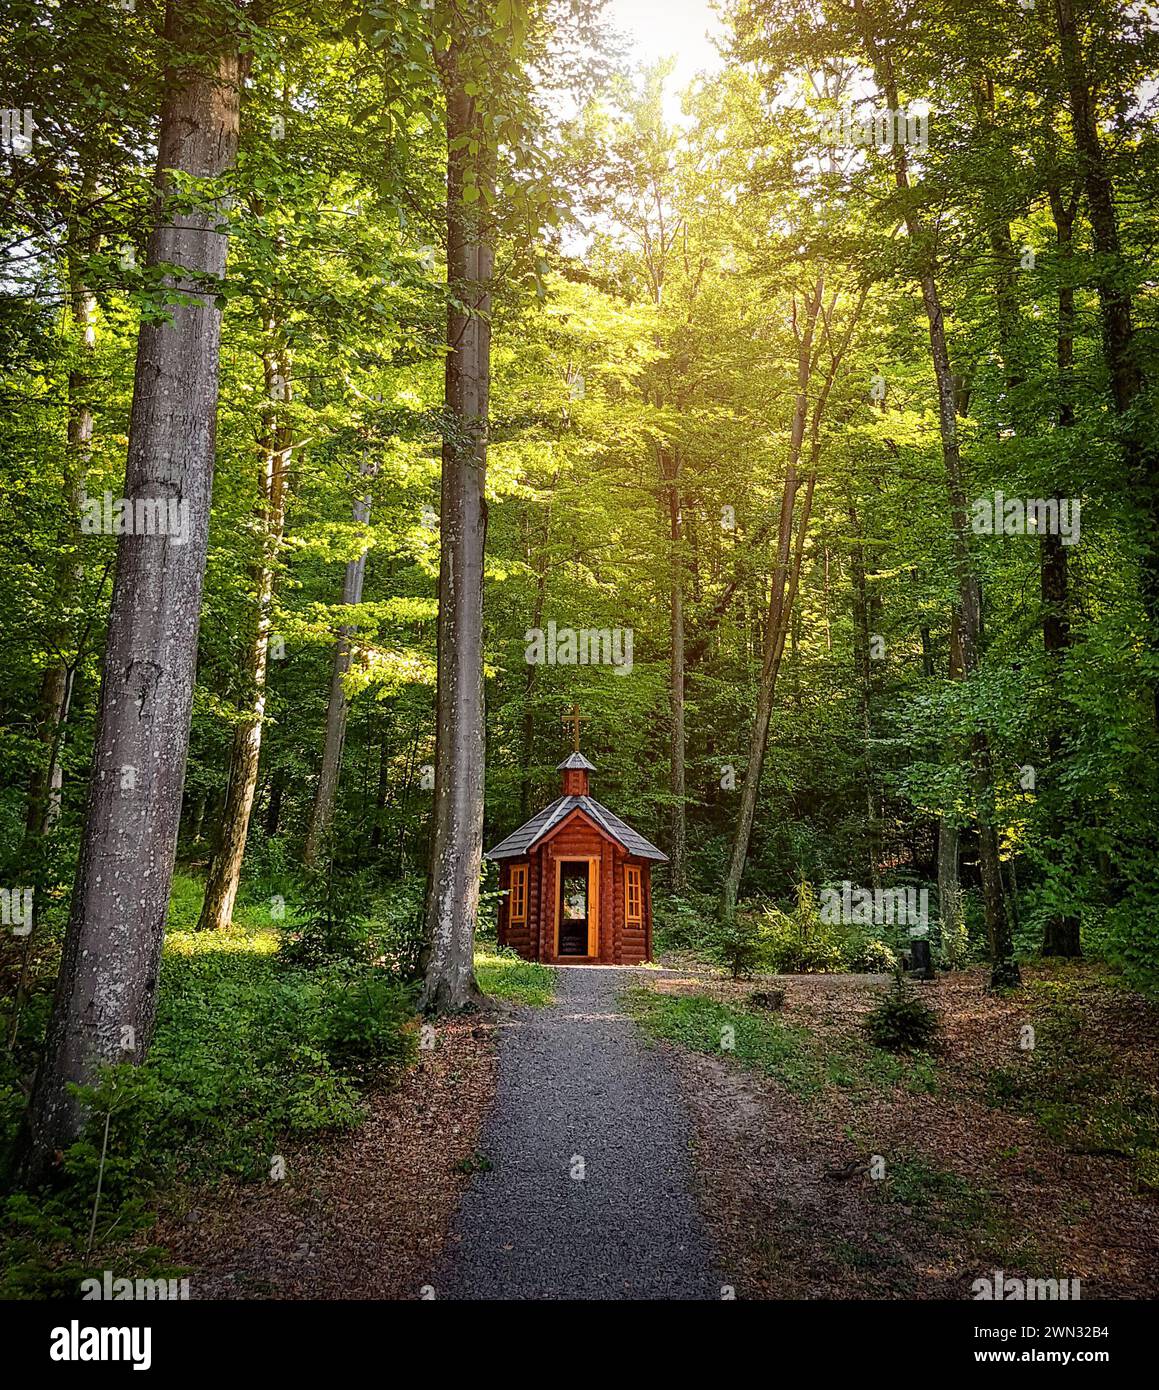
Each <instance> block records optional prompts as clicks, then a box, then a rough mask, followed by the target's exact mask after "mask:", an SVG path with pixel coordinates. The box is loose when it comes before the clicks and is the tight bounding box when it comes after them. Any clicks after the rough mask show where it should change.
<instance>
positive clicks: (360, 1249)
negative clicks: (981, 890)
mask: <svg viewBox="0 0 1159 1390" xmlns="http://www.w3.org/2000/svg"><path fill="white" fill-rule="evenodd" d="M520 968H521V969H524V970H526V972H527V979H526V980H524V979H523V978H522V976H520V978H519V979H518V981H516V982H515V983H516V984H517V985H518V988H513V987H512V983H511V982H508V983H507V984H505V985H504V986H501V988H503V989H506V990H507V1001H509V1002H505V1003H502V1004H501V1005H500V1006H499V1007H498V1009H497V1011H496V1012H494V1013H486V1014H481V1015H478V1016H475V1017H472V1018H468V1019H462V1020H456V1021H453V1022H449V1023H445V1024H440V1025H439V1029H438V1045H437V1047H435V1048H434V1049H433V1050H421V1051H420V1053H419V1060H418V1063H417V1065H416V1066H415V1067H414V1068H413V1069H411V1070H410V1071H409V1072H407V1073H406V1074H405V1076H404V1077H403V1079H402V1081H401V1082H400V1084H399V1085H398V1086H397V1087H396V1088H394V1089H391V1090H386V1091H382V1092H376V1093H373V1094H372V1095H371V1096H370V1097H369V1098H368V1118H367V1119H366V1121H365V1123H364V1124H363V1125H362V1126H361V1127H360V1128H359V1129H358V1130H357V1131H356V1132H354V1133H351V1134H344V1135H338V1136H332V1137H331V1138H328V1139H323V1140H318V1139H313V1140H310V1141H308V1142H304V1143H303V1144H301V1145H300V1146H298V1147H296V1148H288V1149H287V1151H286V1153H285V1155H284V1157H285V1159H286V1177H285V1179H284V1180H283V1181H281V1182H276V1183H273V1182H271V1183H261V1184H249V1185H239V1184H234V1183H229V1182H224V1181H223V1182H222V1184H221V1186H220V1189H215V1190H212V1191H204V1190H200V1191H197V1192H196V1194H191V1195H189V1197H188V1198H187V1199H183V1202H182V1204H181V1206H180V1207H174V1206H172V1205H171V1206H170V1208H169V1210H168V1211H167V1212H166V1213H165V1214H164V1216H163V1220H162V1224H161V1229H160V1230H158V1231H155V1232H154V1237H153V1238H154V1239H158V1240H159V1243H160V1244H161V1245H162V1246H164V1247H165V1248H166V1249H167V1250H168V1251H169V1252H170V1253H171V1255H172V1257H173V1259H174V1260H175V1261H176V1262H178V1263H180V1264H181V1266H182V1267H183V1268H184V1269H186V1270H188V1272H189V1274H190V1276H191V1289H192V1292H193V1296H194V1297H196V1298H235V1299H236V1298H243V1299H244V1298H253V1299H270V1298H272V1299H308V1298H336V1299H354V1298H371V1299H408V1298H418V1297H423V1296H427V1297H436V1298H455V1297H488V1296H490V1297H507V1298H553V1297H556V1298H558V1297H567V1296H573V1297H584V1296H587V1297H627V1298H632V1297H649V1296H650V1297H674V1298H681V1297H719V1296H720V1290H721V1288H722V1286H728V1287H732V1288H735V1291H736V1296H737V1297H740V1298H756V1299H773V1298H789V1299H792V1298H820V1299H848V1298H854V1299H896V1300H909V1299H923V1298H970V1297H971V1296H972V1291H971V1285H972V1283H973V1281H974V1280H976V1279H979V1278H992V1277H993V1275H994V1273H995V1271H997V1270H1002V1271H1003V1272H1004V1275H1005V1276H1006V1277H1008V1278H1014V1277H1022V1278H1036V1279H1052V1278H1053V1279H1079V1280H1080V1281H1081V1288H1082V1297H1083V1298H1085V1299H1089V1298H1097V1297H1106V1298H1147V1297H1151V1296H1153V1292H1154V1289H1155V1287H1156V1286H1157V1284H1159V1234H1157V1231H1159V1220H1157V1218H1159V1008H1157V1007H1156V1005H1155V1004H1154V1002H1150V1001H1148V1000H1145V999H1143V998H1141V997H1140V996H1138V995H1135V994H1132V993H1130V992H1129V991H1127V990H1126V989H1124V988H1123V987H1122V985H1121V983H1120V982H1119V981H1118V980H1117V979H1116V978H1115V977H1113V976H1110V975H1108V974H1107V973H1105V972H1104V971H1102V970H1100V969H1099V968H1097V967H1087V966H1069V967H1064V966H1048V965H1040V964H1039V965H1032V966H1030V967H1024V978H1025V980H1026V985H1025V987H1024V988H1023V989H1022V990H1019V991H1013V992H1007V993H1003V994H998V995H995V994H991V993H990V992H988V990H987V989H986V973H985V971H984V970H981V969H971V970H968V971H963V972H960V973H956V974H953V975H948V976H941V977H939V978H938V979H937V980H935V981H933V982H931V983H929V984H926V985H920V986H915V988H919V989H921V990H922V992H923V996H924V997H925V998H926V999H927V1000H928V1001H929V1002H930V1003H931V1004H932V1005H933V1006H934V1007H935V1008H936V1010H937V1011H938V1014H939V1016H940V1020H941V1038H940V1042H939V1044H938V1045H937V1047H936V1048H935V1049H934V1050H933V1051H932V1052H931V1053H929V1054H910V1055H903V1056H900V1057H899V1056H894V1055H893V1054H891V1053H886V1052H882V1051H880V1050H878V1049H876V1048H873V1047H871V1046H870V1045H869V1043H868V1041H867V1040H866V1038H865V1034H864V1030H863V1026H862V1025H863V1021H864V1018H865V1015H866V1014H867V1012H868V1011H869V1010H870V1009H871V1008H872V1006H873V1004H874V1002H875V1000H876V999H877V998H878V996H879V994H880V992H881V991H882V990H883V989H884V988H885V987H886V986H887V984H888V981H887V979H886V977H883V976H856V975H816V976H792V977H779V978H776V979H775V980H774V979H772V978H763V979H761V980H754V981H748V982H744V983H739V984H734V983H733V982H732V981H730V980H725V979H721V978H720V977H719V974H717V973H716V972H714V971H712V970H711V969H710V968H709V967H707V966H703V965H701V964H699V963H697V962H695V961H693V960H692V959H691V958H688V957H685V958H682V959H681V961H680V963H679V968H678V969H666V970H655V969H639V970H631V971H628V970H610V969H590V970H583V969H580V968H576V967H570V968H568V969H565V970H556V971H554V972H548V971H544V970H543V968H542V967H522V966H521V967H520ZM483 973H484V975H485V971H484V972H483ZM552 975H554V980H555V986H554V987H555V997H554V1000H553V998H552V994H551V986H550V983H545V981H550V977H551V976H552ZM481 978H482V976H481ZM757 989H762V990H768V989H778V990H783V991H784V1003H783V1006H782V1007H781V1008H780V1009H778V1010H776V1011H769V1010H767V1009H760V1008H757V1007H755V1006H754V1004H753V1003H752V1001H750V999H749V996H750V995H751V994H752V993H753V991H754V990H757ZM511 1001H514V1002H515V1003H517V1004H518V1005H519V1007H513V1003H512V1002H511ZM633 1019H634V1020H635V1025H636V1026H633V1022H632V1020H633ZM1028 1029H1030V1030H1032V1031H1031V1032H1030V1033H1029V1034H1028V1032H1027V1030H1028ZM726 1037H727V1039H728V1042H727V1045H726V1046H724V1047H722V1041H723V1040H724V1039H725V1038H726ZM1028 1041H1030V1042H1032V1044H1033V1045H1032V1046H1027V1045H1026V1044H1027V1042H1028ZM577 1159H579V1160H582V1163H581V1169H580V1172H581V1177H580V1178H579V1179H577V1178H576V1176H575V1162H576V1160H577ZM871 1165H872V1167H871ZM873 1171H877V1172H878V1173H879V1176H878V1177H876V1178H875V1177H874V1176H872V1172H873ZM718 1271H719V1272H718Z"/></svg>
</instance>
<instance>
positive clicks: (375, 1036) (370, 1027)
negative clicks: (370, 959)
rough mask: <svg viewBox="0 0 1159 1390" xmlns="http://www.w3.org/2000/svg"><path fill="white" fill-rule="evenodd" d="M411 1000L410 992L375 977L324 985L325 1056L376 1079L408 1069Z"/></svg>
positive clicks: (362, 975)
mask: <svg viewBox="0 0 1159 1390" xmlns="http://www.w3.org/2000/svg"><path fill="white" fill-rule="evenodd" d="M414 996H415V991H414V988H413V986H410V985H404V984H402V983H400V982H399V981H398V980H395V979H392V978H390V977H389V976H387V975H384V974H381V973H371V972H362V973H360V974H356V975H353V976H352V977H350V978H346V979H343V978H337V979H334V980H331V981H330V982H328V984H327V986H326V988H325V990H324V992H323V997H322V1017H323V1040H324V1042H325V1047H326V1053H327V1056H328V1057H329V1058H330V1060H331V1061H332V1062H334V1063H335V1064H337V1065H338V1066H345V1067H353V1068H356V1069H360V1070H362V1071H364V1072H372V1073H374V1074H375V1075H379V1076H382V1075H390V1074H393V1073H397V1072H399V1071H401V1070H403V1069H404V1068H405V1067H407V1066H409V1065H410V1063H411V1062H412V1061H413V1060H414V1056H415V1048H416V1030H415V1026H414V1013H415V997H414Z"/></svg>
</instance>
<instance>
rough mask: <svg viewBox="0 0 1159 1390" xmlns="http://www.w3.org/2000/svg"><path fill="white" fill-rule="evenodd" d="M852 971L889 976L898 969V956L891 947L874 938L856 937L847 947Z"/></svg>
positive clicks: (847, 961) (846, 954)
mask: <svg viewBox="0 0 1159 1390" xmlns="http://www.w3.org/2000/svg"><path fill="white" fill-rule="evenodd" d="M845 960H846V963H847V964H848V966H849V968H850V970H857V971H861V972H864V973H865V974H870V975H888V974H890V973H892V972H893V971H894V970H896V969H897V955H896V953H895V952H894V950H893V948H892V947H891V946H888V945H886V943H885V942H884V941H879V940H877V939H876V938H873V937H862V936H856V937H852V938H850V940H849V941H848V942H847V943H846V946H845Z"/></svg>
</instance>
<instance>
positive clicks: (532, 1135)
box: [430, 966, 722, 1299]
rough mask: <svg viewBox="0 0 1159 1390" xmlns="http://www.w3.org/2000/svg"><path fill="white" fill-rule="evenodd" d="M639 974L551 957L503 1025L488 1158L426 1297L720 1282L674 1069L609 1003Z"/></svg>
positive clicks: (688, 1290) (707, 1294)
mask: <svg viewBox="0 0 1159 1390" xmlns="http://www.w3.org/2000/svg"><path fill="white" fill-rule="evenodd" d="M638 973H639V972H638V971H636V970H633V969H618V968H615V967H610V966H568V967H566V968H562V969H557V971H556V976H557V984H556V997H555V1002H554V1003H553V1004H552V1005H551V1007H550V1008H547V1009H541V1010H532V1009H524V1010H521V1011H520V1012H519V1013H518V1014H517V1015H515V1016H514V1017H513V1019H512V1022H511V1023H510V1025H509V1026H508V1027H506V1028H504V1030H503V1036H502V1039H501V1042H500V1045H499V1059H498V1062H499V1076H498V1086H497V1091H496V1097H495V1104H494V1107H493V1109H492V1111H491V1114H490V1117H489V1118H488V1120H487V1123H486V1126H485V1128H484V1131H483V1137H482V1140H481V1144H480V1147H481V1151H482V1153H483V1154H485V1155H486V1157H487V1158H488V1160H489V1161H490V1163H491V1167H490V1169H489V1170H487V1171H484V1172H478V1173H476V1175H475V1177H474V1179H473V1181H472V1183H471V1185H470V1187H469V1188H468V1190H467V1193H466V1195H465V1197H464V1199H463V1202H462V1205H461V1206H460V1208H459V1211H458V1213H457V1215H456V1217H455V1220H454V1223H453V1225H452V1227H451V1233H450V1238H449V1239H448V1242H447V1244H446V1246H445V1247H444V1249H443V1252H442V1255H441V1257H440V1259H439V1261H438V1263H437V1265H436V1268H435V1272H434V1274H433V1275H432V1277H431V1280H430V1283H431V1285H432V1287H433V1288H434V1291H435V1296H436V1297H437V1298H512V1299H518V1298H540V1299H553V1298H559V1299H562V1298H605V1299H617V1298H625V1299H657V1298H677V1299H717V1298H719V1297H720V1296H721V1284H722V1279H721V1276H720V1275H719V1273H718V1272H717V1270H716V1268H715V1262H714V1258H713V1254H712V1250H711V1247H710V1245H709V1241H708V1238H707V1236H706V1234H705V1231H704V1228H703V1225H702V1223H701V1219H700V1214H699V1212H698V1210H697V1205H696V1201H695V1199H694V1198H693V1195H692V1192H693V1185H692V1184H693V1177H692V1165H691V1159H690V1152H689V1143H690V1138H691V1126H690V1123H689V1118H688V1114H687V1110H686V1108H685V1105H684V1101H683V1099H682V1097H681V1094H680V1090H679V1086H678V1084H677V1080H676V1077H675V1075H674V1073H673V1070H672V1067H671V1064H670V1062H669V1061H668V1059H667V1058H666V1057H665V1055H664V1053H663V1052H662V1051H661V1050H660V1049H658V1048H649V1047H646V1046H645V1045H644V1043H643V1042H642V1040H641V1039H640V1037H639V1036H638V1034H637V1032H636V1029H635V1027H634V1025H633V1023H632V1021H631V1019H630V1018H628V1017H627V1015H625V1014H624V1012H623V1011H622V1009H621V1008H620V1006H619V1003H618V999H617V996H618V993H619V991H620V990H622V989H623V987H624V986H625V984H626V983H628V981H629V980H630V979H632V978H633V977H635V976H637V975H638ZM581 1165H582V1166H581ZM581 1172H582V1177H581V1176H579V1174H580V1173H581Z"/></svg>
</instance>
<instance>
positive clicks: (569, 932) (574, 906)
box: [558, 859, 591, 956]
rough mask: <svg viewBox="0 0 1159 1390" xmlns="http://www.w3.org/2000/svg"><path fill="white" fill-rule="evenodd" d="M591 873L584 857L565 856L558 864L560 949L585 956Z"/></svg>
mask: <svg viewBox="0 0 1159 1390" xmlns="http://www.w3.org/2000/svg"><path fill="white" fill-rule="evenodd" d="M590 872H591V864H590V863H589V862H588V860H586V859H575V860H572V859H565V860H563V861H562V862H561V863H560V866H559V951H558V954H559V955H561V956H586V955H588V954H589V952H588V926H589V923H590V917H589V913H590V903H591V894H590Z"/></svg>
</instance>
